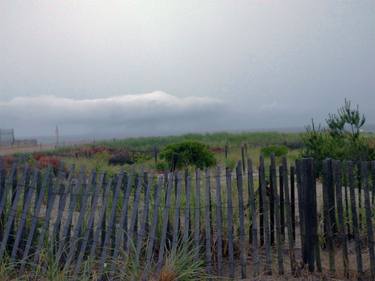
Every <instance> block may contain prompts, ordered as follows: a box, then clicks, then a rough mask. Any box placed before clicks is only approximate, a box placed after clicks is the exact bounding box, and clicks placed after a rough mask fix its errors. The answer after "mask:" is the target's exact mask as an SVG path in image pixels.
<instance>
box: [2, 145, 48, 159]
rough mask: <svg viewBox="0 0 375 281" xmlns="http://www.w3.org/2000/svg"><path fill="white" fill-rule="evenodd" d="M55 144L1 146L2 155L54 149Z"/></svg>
mask: <svg viewBox="0 0 375 281" xmlns="http://www.w3.org/2000/svg"><path fill="white" fill-rule="evenodd" d="M54 147H55V145H53V144H39V145H34V146H10V147H4V146H0V156H1V155H11V154H14V153H25V152H37V151H45V150H49V149H53V148H54Z"/></svg>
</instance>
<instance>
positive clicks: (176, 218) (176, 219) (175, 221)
mask: <svg viewBox="0 0 375 281" xmlns="http://www.w3.org/2000/svg"><path fill="white" fill-rule="evenodd" d="M176 177H177V193H176V200H175V205H174V219H173V238H172V255H174V254H175V253H176V251H177V246H178V232H179V230H180V227H179V221H180V205H181V188H182V183H181V181H182V178H181V174H180V173H177V174H176Z"/></svg>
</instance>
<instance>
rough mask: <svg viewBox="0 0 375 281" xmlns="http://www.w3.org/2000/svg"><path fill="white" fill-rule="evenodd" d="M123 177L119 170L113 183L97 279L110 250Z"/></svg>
mask: <svg viewBox="0 0 375 281" xmlns="http://www.w3.org/2000/svg"><path fill="white" fill-rule="evenodd" d="M123 178H124V171H121V172H120V174H119V175H118V177H117V182H116V185H115V190H114V193H113V198H112V208H111V213H110V218H109V221H108V225H107V226H106V231H105V237H104V244H103V247H102V253H101V255H100V263H99V269H98V276H99V279H100V278H102V276H103V271H104V263H105V261H106V259H107V253H108V251H109V250H110V238H111V234H112V229H113V225H114V224H115V216H116V208H117V203H118V200H119V197H120V190H121V186H122V182H123Z"/></svg>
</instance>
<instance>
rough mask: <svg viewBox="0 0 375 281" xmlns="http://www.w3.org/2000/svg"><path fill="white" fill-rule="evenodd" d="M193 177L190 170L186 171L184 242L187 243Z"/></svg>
mask: <svg viewBox="0 0 375 281" xmlns="http://www.w3.org/2000/svg"><path fill="white" fill-rule="evenodd" d="M190 185H191V179H190V175H189V172H188V170H186V172H185V198H186V200H185V222H184V236H183V242H184V243H187V242H188V240H189V236H190V233H191V232H190V213H191V212H190V187H191V186H190Z"/></svg>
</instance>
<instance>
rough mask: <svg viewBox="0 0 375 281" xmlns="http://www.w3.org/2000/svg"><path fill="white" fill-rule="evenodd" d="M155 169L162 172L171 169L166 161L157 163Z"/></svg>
mask: <svg viewBox="0 0 375 281" xmlns="http://www.w3.org/2000/svg"><path fill="white" fill-rule="evenodd" d="M155 169H156V170H158V171H161V172H164V171H167V170H168V169H169V165H168V163H167V162H165V161H159V162H158V163H156V164H155Z"/></svg>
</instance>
